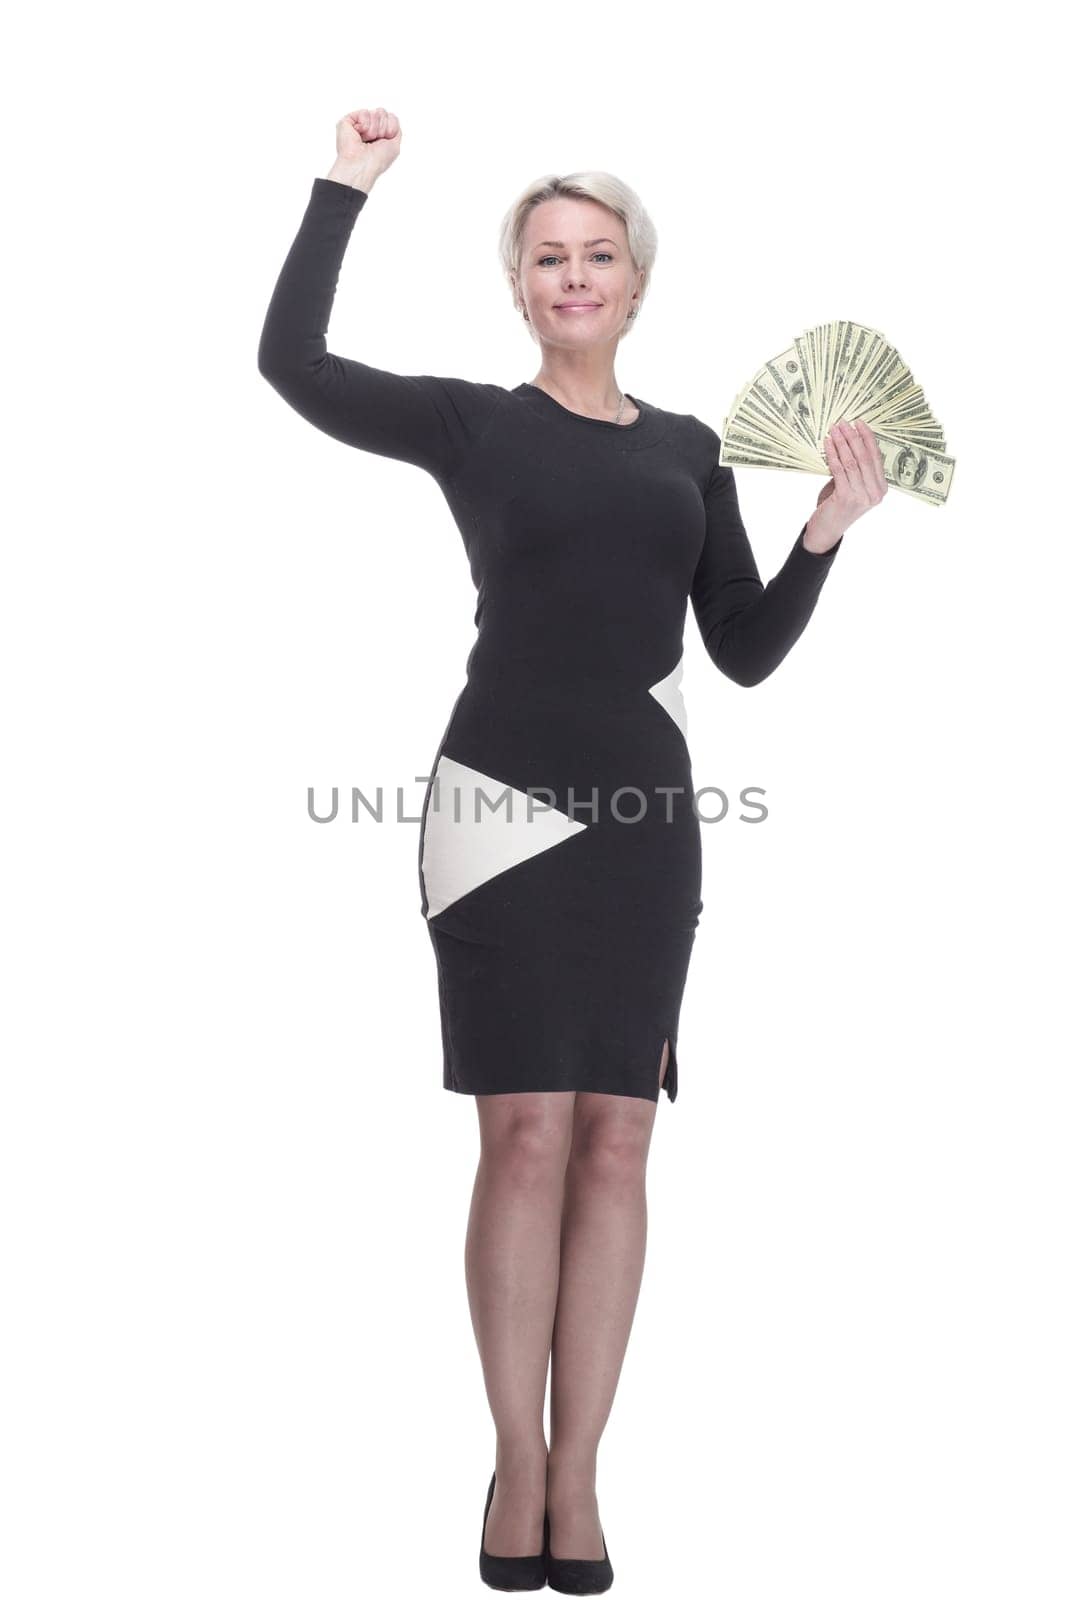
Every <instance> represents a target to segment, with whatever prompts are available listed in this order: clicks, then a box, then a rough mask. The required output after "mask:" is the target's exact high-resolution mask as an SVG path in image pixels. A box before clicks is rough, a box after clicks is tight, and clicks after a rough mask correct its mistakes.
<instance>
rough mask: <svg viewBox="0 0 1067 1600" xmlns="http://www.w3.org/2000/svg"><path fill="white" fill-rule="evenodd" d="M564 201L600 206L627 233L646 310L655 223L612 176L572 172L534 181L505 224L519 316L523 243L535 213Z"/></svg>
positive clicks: (508, 270)
mask: <svg viewBox="0 0 1067 1600" xmlns="http://www.w3.org/2000/svg"><path fill="white" fill-rule="evenodd" d="M560 196H563V197H564V198H572V199H575V200H595V201H596V202H597V204H598V205H602V206H607V208H608V210H609V211H613V212H614V213H615V215H616V216H617V217H618V218H619V221H620V222H621V223H622V224H623V226H624V227H625V229H626V242H627V245H628V247H629V250H630V256H631V258H632V260H633V264H634V271H635V272H637V273H640V272H642V271H643V272H644V278H643V279H642V280H641V294H640V299H639V300H638V310H640V308H641V306H643V305H644V303H645V299H646V296H647V295H648V288H649V284H650V282H651V281H652V268H653V265H654V264H655V260H656V247H657V245H658V242H659V241H658V238H657V235H656V230H655V227H654V226H653V223H652V218H651V217H650V216H649V214H648V212H647V211H646V210H645V208H644V206H643V205H642V203H641V200H640V198H639V197H638V195H637V194H636V192H635V191H634V190H633V189H631V188H630V185H629V184H628V183H623V181H622V179H621V178H616V177H615V175H614V174H613V173H611V172H569V173H567V175H566V176H565V177H560V176H559V175H558V174H556V173H550V174H548V175H547V176H546V177H543V178H535V179H534V181H533V182H532V183H529V184H527V186H526V188H525V189H524V190H523V191H522V193H521V194H520V195H519V197H518V199H517V200H516V201H515V203H514V204H513V205H512V206H511V207H510V208H509V210H508V212H507V214H506V215H505V217H504V219H503V221H502V222H501V224H500V260H501V264H502V265H503V268H504V272H505V274H506V276H507V279H508V284H509V287H510V289H511V300H512V304H513V305H514V307H515V309H516V310H517V311H521V310H522V298H521V295H520V293H519V270H520V262H521V258H522V237H523V233H524V231H525V228H526V221H527V218H528V217H529V215H530V212H531V211H532V210H533V209H534V207H535V206H538V205H540V204H541V202H542V201H543V200H555V199H556V198H558V197H560ZM635 320H636V319H635V317H628V318H627V320H626V324H625V326H624V327H623V330H622V333H621V334H620V338H625V337H626V335H627V334H628V333H629V332H630V330H631V329H632V328H633V325H634V321H635ZM526 331H527V333H529V335H530V337H531V338H533V339H536V337H537V335H536V333H535V332H534V328H533V324H532V323H530V322H527V323H526Z"/></svg>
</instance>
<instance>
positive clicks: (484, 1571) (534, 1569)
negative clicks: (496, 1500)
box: [478, 1470, 548, 1593]
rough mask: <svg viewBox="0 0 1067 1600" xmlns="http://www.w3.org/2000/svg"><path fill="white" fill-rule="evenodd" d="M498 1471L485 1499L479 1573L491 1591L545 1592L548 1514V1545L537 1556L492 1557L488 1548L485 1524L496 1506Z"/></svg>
mask: <svg viewBox="0 0 1067 1600" xmlns="http://www.w3.org/2000/svg"><path fill="white" fill-rule="evenodd" d="M495 1488H496V1472H495V1470H494V1472H493V1476H492V1477H491V1478H490V1479H489V1493H488V1494H487V1495H486V1497H485V1515H484V1516H483V1517H482V1548H481V1550H480V1552H479V1555H478V1570H479V1572H480V1573H481V1575H482V1582H483V1583H487V1584H488V1585H489V1587H490V1589H507V1590H510V1591H511V1592H512V1593H514V1592H517V1591H518V1590H520V1589H543V1588H544V1586H545V1549H546V1547H547V1544H548V1512H547V1511H546V1512H545V1542H544V1544H543V1545H542V1547H541V1549H540V1551H539V1552H538V1554H537V1555H535V1556H493V1555H490V1554H489V1552H488V1551H487V1550H486V1548H485V1525H486V1523H487V1522H488V1521H489V1507H490V1506H491V1505H492V1503H493V1490H494V1489H495Z"/></svg>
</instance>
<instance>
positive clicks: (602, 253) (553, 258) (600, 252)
mask: <svg viewBox="0 0 1067 1600" xmlns="http://www.w3.org/2000/svg"><path fill="white" fill-rule="evenodd" d="M593 255H594V259H595V258H596V257H597V256H603V257H604V259H605V260H606V261H614V259H615V257H614V256H613V255H612V254H611V252H610V250H596V251H594V252H593ZM558 260H559V256H542V257H541V259H540V260H539V261H538V263H537V265H538V266H539V267H543V266H544V264H545V262H546V261H558Z"/></svg>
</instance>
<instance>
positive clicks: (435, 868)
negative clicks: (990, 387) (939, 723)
mask: <svg viewBox="0 0 1067 1600" xmlns="http://www.w3.org/2000/svg"><path fill="white" fill-rule="evenodd" d="M400 144H401V131H400V126H399V123H398V121H397V119H396V117H395V116H394V115H393V114H392V113H390V112H387V111H385V110H384V109H383V108H381V107H378V108H377V109H374V110H362V111H357V112H353V113H351V114H349V115H348V116H345V117H343V118H342V119H341V121H340V122H339V123H338V125H337V160H336V161H335V163H334V165H333V166H332V168H331V169H330V173H329V175H328V177H325V178H316V179H315V180H314V183H313V188H312V195H311V199H310V201H309V204H308V206H307V210H306V212H305V215H304V218H303V221H302V223H301V226H300V230H299V232H298V234H297V236H296V239H295V240H294V242H293V245H292V248H291V249H290V251H289V254H288V256H287V258H286V261H285V264H284V266H283V268H282V271H281V275H280V277H279V279H278V283H277V287H276V288H275V291H274V295H273V298H272V300H271V303H270V308H269V310H268V312H267V317H266V323H265V326H264V329H263V334H262V340H261V344H260V351H259V368H260V371H261V372H262V374H263V375H264V377H266V378H267V379H268V381H269V382H270V383H271V384H272V385H273V387H274V388H275V389H276V390H277V391H278V392H279V393H280V394H281V395H282V396H283V398H284V399H285V400H286V401H287V402H288V403H289V404H290V405H291V406H293V407H294V408H295V409H296V410H297V411H298V412H299V413H300V414H301V415H302V416H303V417H305V418H306V419H307V420H308V421H310V422H312V423H314V424H315V426H317V427H318V428H321V429H322V430H323V431H324V432H326V433H328V434H330V435H331V436H332V437H334V438H336V439H340V440H343V441H344V442H345V443H347V444H350V445H354V446H356V447H357V448H359V449H362V450H370V451H373V452H375V453H376V454H379V455H385V456H391V457H394V458H396V459H399V460H401V461H406V462H409V463H411V464H412V465H415V466H419V467H421V468H423V469H424V470H425V471H428V472H430V473H431V474H432V475H433V476H434V478H435V479H436V481H437V482H438V484H439V485H440V487H441V490H442V492H443V493H444V495H445V497H446V500H447V502H448V504H449V507H450V509H451V511H452V513H453V515H454V517H455V520H456V523H457V525H458V527H459V530H460V532H461V534H462V537H463V541H464V545H465V548H466V552H467V556H468V559H469V561H470V567H471V574H472V577H473V579H474V582H475V584H476V586H477V590H478V602H477V607H476V610H475V623H476V626H477V630H478V636H477V640H476V642H475V644H474V647H473V649H472V650H471V652H470V655H469V657H468V660H467V681H466V683H465V685H464V687H463V689H462V691H461V693H460V695H459V697H458V699H457V700H456V702H455V705H454V707H453V710H452V714H451V716H450V718H449V722H448V726H447V728H446V730H445V734H444V736H443V738H442V740H441V744H440V746H439V748H438V752H437V755H436V757H435V759H434V763H433V770H432V783H431V786H430V788H429V789H428V790H427V795H426V801H425V804H424V807H423V816H422V825H421V828H420V835H419V878H420V886H421V890H422V901H423V905H422V910H423V916H424V918H425V919H426V924H427V928H428V931H429V934H430V938H431V941H432V944H433V949H434V954H435V957H436V962H437V972H438V979H439V997H440V1007H441V1027H442V1043H443V1050H444V1085H445V1087H446V1088H447V1089H451V1090H453V1091H455V1092H457V1093H460V1094H471V1095H474V1096H475V1098H476V1102H477V1107H478V1117H479V1124H480V1131H481V1161H480V1164H479V1167H478V1172H477V1177H476V1180H475V1185H474V1194H473V1200H472V1206H471V1215H470V1226H469V1230H468V1236H467V1249H466V1270H467V1282H468V1290H469V1296H470V1305H471V1313H472V1318H473V1322H474V1330H475V1336H476V1339H477V1343H478V1349H479V1353H480V1357H481V1361H482V1365H483V1369H484V1373H485V1384H486V1391H487V1395H488V1399H489V1405H490V1409H491V1411H492V1415H493V1419H494V1422H495V1425H496V1432H497V1449H496V1470H495V1472H494V1474H493V1477H492V1479H491V1480H490V1484H489V1494H488V1498H487V1500H486V1506H485V1515H484V1516H483V1524H482V1548H481V1553H480V1564H481V1574H482V1577H483V1579H484V1580H485V1581H486V1582H487V1583H488V1584H489V1585H490V1586H491V1587H494V1588H505V1589H518V1588H539V1587H541V1585H542V1584H543V1583H544V1582H545V1581H546V1576H547V1581H548V1582H549V1583H550V1584H551V1585H552V1587H554V1588H556V1589H559V1590H562V1591H564V1592H568V1593H586V1594H588V1593H598V1592H600V1591H602V1590H603V1589H606V1588H607V1587H608V1585H609V1584H610V1582H611V1579H612V1569H611V1563H610V1561H609V1559H608V1554H607V1545H606V1542H605V1541H604V1537H603V1532H602V1529H601V1526H600V1519H599V1514H598V1507H597V1498H596V1489H595V1476H596V1458H597V1449H598V1445H599V1441H600V1437H601V1434H602V1432H603V1429H604V1426H605V1423H606V1420H607V1417H608V1413H609V1410H610V1408H611V1404H612V1400H613V1397H614V1393H615V1389H616V1385H617V1382H618V1377H619V1371H620V1368H621V1364H622V1358H623V1354H624V1351H625V1349H626V1344H627V1340H628V1337H629V1332H630V1326H631V1322H632V1318H633V1313H634V1307H635V1304H636V1300H637V1293H638V1287H639V1284H640V1279H641V1273H642V1268H643V1261H644V1250H645V1229H646V1212H645V1164H646V1158H647V1154H648V1148H649V1141H650V1138H651V1132H652V1123H653V1119H654V1116H655V1112H656V1106H657V1103H658V1099H659V1095H660V1091H661V1089H663V1088H666V1091H667V1095H668V1098H669V1100H671V1101H673V1100H674V1099H675V1097H676V1095H677V1091H678V1064H677V1055H676V1040H677V1029H678V1019H679V1011H680V1006H681V1000H682V992H683V989H684V985H685V980H686V973H687V968H688V963H689V956H690V951H691V948H692V943H693V938H694V935H695V932H696V926H697V921H698V918H699V914H700V911H701V910H702V901H701V900H700V886H701V850H700V837H699V819H698V817H697V815H696V812H695V809H694V805H693V789H692V773H691V768H690V763H689V752H688V747H687V744H686V739H685V712H684V707H683V704H682V699H681V693H680V688H679V684H680V679H681V669H682V662H681V656H682V632H683V626H684V622H685V615H686V607H687V602H688V600H689V599H690V598H691V599H692V602H693V608H694V611H695V614H696V617H697V620H698V623H699V626H700V631H701V636H702V638H703V641H704V644H705V646H706V648H707V651H708V654H709V655H710V657H711V659H712V660H713V662H714V663H715V664H716V665H717V666H718V667H719V668H720V669H721V670H722V671H723V672H724V673H726V674H727V675H728V676H729V677H730V678H732V679H733V680H734V681H735V682H737V683H741V684H754V683H758V682H759V681H760V680H761V679H763V678H765V677H766V676H767V675H768V673H770V672H772V671H773V670H774V668H775V667H776V666H777V665H778V664H779V662H780V661H781V660H782V659H783V658H784V656H785V655H786V654H787V652H788V651H789V650H790V648H791V647H792V645H793V644H794V643H795V641H796V639H797V638H798V637H799V635H800V634H801V632H802V631H803V629H804V627H805V625H806V623H807V621H808V618H809V617H810V615H811V613H812V610H813V608H814V605H815V602H816V599H817V597H818V593H819V590H820V588H821V586H822V584H823V582H824V580H825V578H826V576H827V573H828V572H829V569H830V566H831V564H832V562H833V560H834V558H835V556H836V554H837V550H838V547H839V544H840V540H841V535H842V533H843V531H844V529H845V528H846V527H847V526H848V525H849V524H850V523H851V522H852V521H853V520H854V519H855V518H856V517H857V516H858V515H860V514H861V513H862V512H863V511H864V510H866V509H867V508H868V506H870V505H873V504H875V503H877V501H878V500H880V499H881V498H882V496H883V495H884V494H885V489H886V485H885V474H884V470H883V467H882V460H881V456H880V454H879V452H878V448H877V445H876V443H875V440H874V436H873V434H871V433H870V431H869V429H867V428H866V427H865V426H864V425H862V424H861V425H859V427H858V428H857V430H855V431H853V430H852V429H851V428H849V427H847V426H846V427H838V428H835V429H834V430H833V432H832V433H831V434H830V435H828V436H827V439H826V441H825V448H826V455H827V460H828V463H829V465H830V467H831V469H832V473H833V478H832V482H831V483H829V484H827V485H826V486H825V487H824V489H823V490H822V492H821V494H820V496H819V502H818V505H817V507H816V509H815V511H814V512H813V514H812V516H811V517H810V518H809V520H808V521H807V523H806V524H805V526H804V528H803V529H802V531H801V533H800V534H799V535H798V536H797V538H796V541H795V543H794V544H793V547H792V549H791V550H790V552H789V555H788V556H787V558H786V560H785V563H784V565H783V566H782V569H781V571H780V572H779V573H778V574H777V576H776V577H775V578H774V579H773V580H772V581H771V582H770V583H768V584H767V585H766V587H764V585H763V583H762V582H761V580H760V577H759V573H758V571H757V569H756V564H755V561H754V559H753V555H752V551H751V548H750V545H749V542H748V538H747V536H746V533H745V529H744V527H743V524H742V521H741V517H740V513H739V510H738V503H737V495H736V490H735V486H734V477H733V473H732V472H731V471H730V470H729V469H728V468H723V467H721V466H720V465H719V463H718V452H719V444H720V441H719V438H718V436H717V435H716V434H715V433H714V432H713V431H712V430H711V429H710V428H709V427H707V426H706V425H705V424H704V423H702V422H700V421H699V420H698V419H697V418H696V417H694V416H691V415H681V414H679V413H676V412H671V411H665V410H661V409H659V408H658V407H656V406H653V405H651V404H649V403H648V402H647V401H643V400H637V399H635V398H634V396H632V395H628V394H624V393H622V391H621V390H620V389H619V387H618V385H617V383H616V381H615V376H614V360H615V352H616V348H617V346H618V343H619V340H620V338H622V337H623V336H624V334H625V333H627V332H629V330H630V328H631V326H632V324H633V320H634V318H635V317H636V316H637V314H638V309H639V307H640V305H641V302H642V299H643V296H644V294H645V293H647V289H648V281H649V276H650V272H651V267H652V261H653V258H654V254H655V231H654V229H653V227H652V224H651V222H650V221H649V219H648V217H647V215H646V214H645V212H644V210H643V208H642V206H641V205H640V202H639V201H638V199H637V197H636V195H634V194H633V191H632V190H630V189H629V188H627V186H626V185H625V184H623V183H621V182H619V181H618V180H617V179H615V178H612V177H610V176H609V175H608V174H604V173H591V174H583V175H581V177H580V178H578V177H572V178H570V179H556V178H553V179H548V180H545V181H544V182H542V183H537V184H534V185H531V187H530V188H529V189H528V190H527V191H526V192H525V194H524V195H522V196H521V197H520V199H519V200H518V201H517V202H516V204H515V206H513V207H512V209H511V211H510V212H509V214H508V216H507V218H506V219H505V222H504V226H503V230H502V234H501V250H502V255H503V259H504V264H505V267H506V269H507V274H508V278H509V282H510V285H511V290H512V295H513V298H514V302H515V305H516V308H517V309H518V310H519V311H521V313H522V315H523V317H524V319H525V321H526V323H527V326H528V328H529V331H530V333H531V335H532V336H533V337H534V338H535V339H536V340H537V342H538V344H539V346H540V351H541V364H540V370H539V371H538V373H537V376H536V377H535V378H534V379H533V380H531V381H530V382H529V383H520V384H519V385H518V386H517V387H515V388H513V389H506V388H501V387H500V386H499V385H497V384H492V383H475V382H472V381H469V380H466V379H459V378H439V377H432V376H418V377H406V376H399V375H397V374H395V373H391V372H385V371H382V370H379V369H376V368H373V367H369V366H366V365H364V364H363V363H361V362H359V361H355V360H352V359H348V358H344V357H341V356H337V355H334V354H332V353H331V352H329V351H328V350H327V346H326V331H327V328H328V325H329V319H330V314H331V310H332V306H333V300H334V295H335V292H336V287H337V281H338V275H339V272H340V268H341V263H342V260H343V257H344V254H345V250H346V247H347V244H348V241H349V237H350V234H351V231H352V227H353V224H354V222H355V220H356V218H357V216H358V215H359V213H360V211H361V210H362V209H363V206H364V204H365V202H366V200H367V198H368V196H369V195H370V193H371V191H372V189H373V187H374V184H375V183H376V182H377V180H378V178H379V177H380V176H381V175H382V173H383V172H385V171H386V170H387V168H388V167H390V166H391V165H392V163H393V162H394V161H395V160H396V157H397V155H398V154H399V152H400ZM550 1352H551V1358H552V1363H551V1365H552V1386H551V1408H550V1409H551V1448H549V1447H548V1445H547V1444H546V1441H545V1436H544V1399H545V1386H546V1381H547V1376H548V1364H549V1354H550Z"/></svg>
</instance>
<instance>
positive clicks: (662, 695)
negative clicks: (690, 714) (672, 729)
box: [648, 656, 686, 737]
mask: <svg viewBox="0 0 1067 1600" xmlns="http://www.w3.org/2000/svg"><path fill="white" fill-rule="evenodd" d="M682 660H683V657H682V656H679V657H678V662H677V665H676V666H675V667H674V668H673V669H672V670H671V671H670V672H668V674H667V676H666V677H665V678H661V679H660V680H659V682H658V683H654V684H652V685H651V687H650V688H649V691H648V692H649V694H650V695H651V696H652V697H653V699H655V700H658V701H659V703H660V705H661V706H662V707H663V709H664V711H666V712H668V713H669V715H670V716H672V717H673V718H674V720H675V722H676V723H677V724H678V726H679V728H681V730H682V735H683V737H684V736H685V734H686V715H685V701H684V700H683V699H682Z"/></svg>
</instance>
